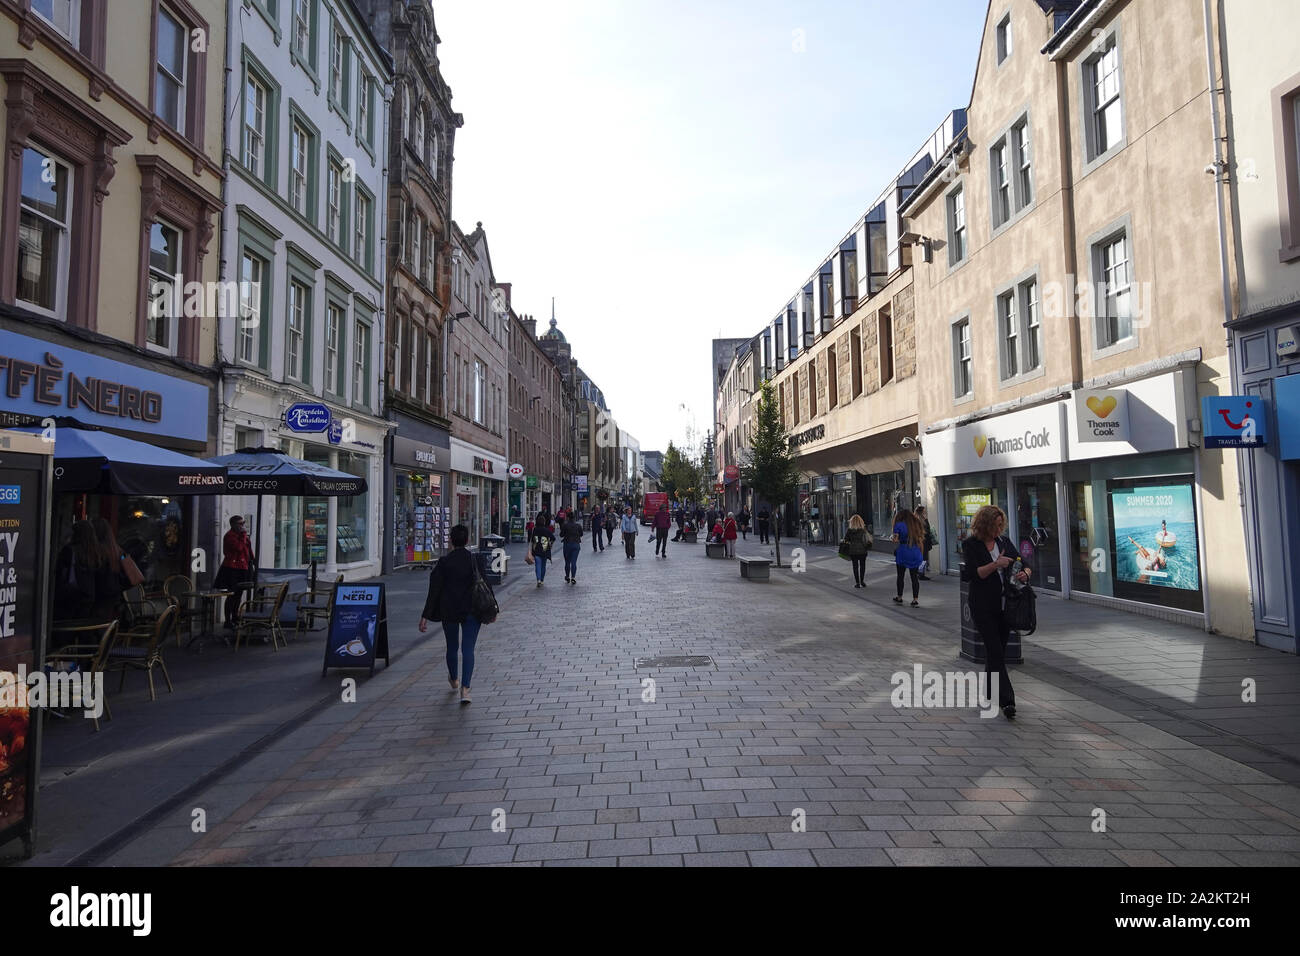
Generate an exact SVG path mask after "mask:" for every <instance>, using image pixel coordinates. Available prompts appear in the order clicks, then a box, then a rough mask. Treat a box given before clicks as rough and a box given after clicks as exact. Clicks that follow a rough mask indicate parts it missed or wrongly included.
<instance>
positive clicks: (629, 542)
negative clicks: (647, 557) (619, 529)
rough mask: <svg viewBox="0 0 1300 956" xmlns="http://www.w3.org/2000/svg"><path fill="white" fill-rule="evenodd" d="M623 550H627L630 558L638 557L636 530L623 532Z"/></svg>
mask: <svg viewBox="0 0 1300 956" xmlns="http://www.w3.org/2000/svg"><path fill="white" fill-rule="evenodd" d="M623 550H624V551H626V552H627V556H628V557H629V558H635V557H636V532H635V531H624V532H623Z"/></svg>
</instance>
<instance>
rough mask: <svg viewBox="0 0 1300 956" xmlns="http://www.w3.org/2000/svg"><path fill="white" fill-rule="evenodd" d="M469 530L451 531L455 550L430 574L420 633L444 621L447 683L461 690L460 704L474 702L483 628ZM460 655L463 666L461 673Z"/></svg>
mask: <svg viewBox="0 0 1300 956" xmlns="http://www.w3.org/2000/svg"><path fill="white" fill-rule="evenodd" d="M468 543H469V528H467V527H465V526H464V525H463V524H458V525H456V526H455V527H454V528H452V529H451V551H449V552H448V553H447V554H445V555H443V556H442V557H441V558H439V559H438V563H437V564H435V565H434V566H433V571H431V572H430V574H429V594H428V597H427V598H425V602H424V613H423V615H422V616H421V617H420V633H421V634H423V633H424V632H425V631H426V630H427V628H428V624H429V622H430V621H433V622H439V621H441V622H442V633H443V636H444V637H446V639H447V682H448V683H449V684H450V685H451V689H452V690H453V691H454V690H457V689H459V690H460V702H461V703H462V704H468V703H469V702H470V691H469V685H470V680H471V679H472V678H473V677H474V645H475V643H476V642H477V641H478V632H479V628H480V627H481V626H482V624H481V623H480V621H479V619H478V618H477V617H475V616H474V607H473V599H474V588H475V586H476V585H477V584H478V581H479V574H478V567H477V565H476V564H475V563H474V555H472V554H470V553H469V549H468V548H466V547H465V545H466V544H468ZM457 652H459V654H460V657H461V658H462V664H461V667H460V669H459V674H458V673H457V666H456V665H457Z"/></svg>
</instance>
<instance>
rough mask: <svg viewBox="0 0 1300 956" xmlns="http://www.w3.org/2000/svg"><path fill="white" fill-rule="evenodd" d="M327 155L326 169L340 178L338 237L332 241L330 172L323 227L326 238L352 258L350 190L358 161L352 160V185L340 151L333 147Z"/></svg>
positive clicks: (326, 189) (328, 149)
mask: <svg viewBox="0 0 1300 956" xmlns="http://www.w3.org/2000/svg"><path fill="white" fill-rule="evenodd" d="M325 151H326V154H327V165H326V169H327V170H329V171H333V170H337V171H338V176H339V231H338V236H337V237H335V238H333V239H330V235H329V201H330V197H329V172H327V173H326V175H325V216H324V217H323V219H324V221H323V222H322V225H323V226H324V227H325V228H324V232H325V238H326V239H327V240H329V241H330V242H332V243H333V244H334V246H335V248H337V249H338V250H339V252H341V253H343V255H344V256H346V257H348V258H351V257H350V256H349V254H348V247H349V246H350V245H351V241H352V189H351V188H350V187H351V186H352V185H353V183H355V182H356V180H357V168H356V160H355V159H354V160H352V183H349V182H348V180H347V170H348V161H347V160H345V159H344V158H343V157H342V155H340V154H339V151H338V150H336V149H335V148H334V147H333V146H327V147H326V148H325Z"/></svg>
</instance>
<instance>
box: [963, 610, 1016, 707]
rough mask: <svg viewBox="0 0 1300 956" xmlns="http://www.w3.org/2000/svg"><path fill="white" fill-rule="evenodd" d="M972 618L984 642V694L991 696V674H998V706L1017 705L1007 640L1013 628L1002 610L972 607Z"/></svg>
mask: <svg viewBox="0 0 1300 956" xmlns="http://www.w3.org/2000/svg"><path fill="white" fill-rule="evenodd" d="M971 618H972V619H973V620H974V621H975V629H976V630H978V631H979V632H980V640H981V641H982V642H983V644H984V674H985V681H984V695H985V697H988V696H990V692H989V688H988V677H987V675H989V674H994V673H996V674H997V675H998V706H999V707H1014V706H1016V694H1015V691H1014V690H1012V689H1011V675H1010V674H1008V673H1007V641H1008V639H1010V637H1011V628H1009V627H1007V625H1006V622H1005V621H1004V620H1003V617H1002V612H1001V610H997V611H980V612H979V613H976V611H975V609H974V608H971Z"/></svg>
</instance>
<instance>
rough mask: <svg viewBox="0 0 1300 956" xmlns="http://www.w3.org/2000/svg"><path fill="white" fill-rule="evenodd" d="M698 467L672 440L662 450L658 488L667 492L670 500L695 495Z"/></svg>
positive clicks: (697, 484) (678, 499) (697, 487)
mask: <svg viewBox="0 0 1300 956" xmlns="http://www.w3.org/2000/svg"><path fill="white" fill-rule="evenodd" d="M699 481H700V478H699V469H698V468H697V467H696V465H695V464H694V462H693V461H692V459H691V458H690V457H688V456H686V455H683V454H682V452H681V450H680V449H679V448H678V447H677V446H676V445H674V444H673V443H672V442H669V443H668V450H667V451H666V452H664V465H663V476H662V477H661V478H660V479H659V488H660V490H662V491H665V492H667V494H668V497H669V499H671V500H672V501H684V500H685V499H687V498H691V497H693V496H694V495H695V493H696V492H697V490H698V489H699Z"/></svg>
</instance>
